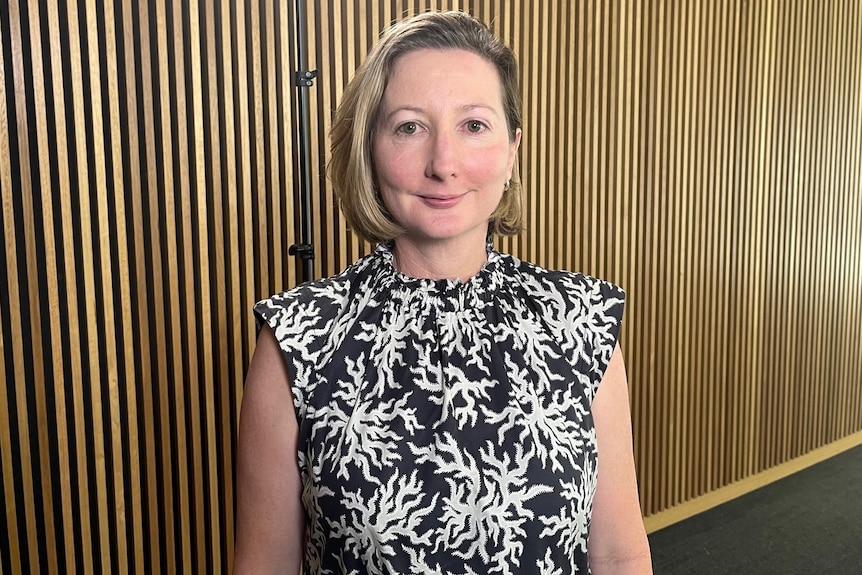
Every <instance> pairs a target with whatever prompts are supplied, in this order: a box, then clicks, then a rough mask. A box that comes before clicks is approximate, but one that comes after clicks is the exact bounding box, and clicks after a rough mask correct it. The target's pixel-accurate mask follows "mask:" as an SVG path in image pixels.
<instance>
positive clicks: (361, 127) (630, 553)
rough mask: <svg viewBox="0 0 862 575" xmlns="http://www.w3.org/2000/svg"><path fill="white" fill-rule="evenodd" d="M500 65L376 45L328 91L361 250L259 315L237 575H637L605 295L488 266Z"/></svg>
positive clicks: (452, 19)
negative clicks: (333, 97) (369, 245)
mask: <svg viewBox="0 0 862 575" xmlns="http://www.w3.org/2000/svg"><path fill="white" fill-rule="evenodd" d="M518 94H519V90H518V82H517V68H516V63H515V59H514V56H513V55H512V52H511V51H510V50H509V49H508V48H507V47H506V46H505V45H503V44H502V43H501V42H499V41H498V40H496V39H495V38H494V37H493V36H492V35H491V33H490V32H489V31H488V29H487V28H486V27H485V26H484V25H483V24H481V23H479V22H478V21H476V20H475V19H473V18H471V17H470V16H468V15H466V14H463V13H459V12H446V13H428V14H422V15H420V16H417V17H415V18H412V19H410V20H407V21H405V22H402V23H400V24H397V25H395V26H394V27H393V28H391V29H390V30H389V31H388V32H387V33H386V34H385V35H384V36H383V37H382V39H381V41H380V42H379V43H378V44H377V45H376V46H375V47H374V48H373V49H372V51H371V52H370V54H369V55H368V58H367V59H366V61H365V62H364V63H363V65H362V66H361V67H360V69H359V70H358V71H357V73H356V76H355V77H354V79H353V80H352V82H351V83H350V85H349V86H348V87H347V89H346V91H345V94H344V97H343V99H342V102H341V104H340V106H339V108H338V110H337V112H336V118H335V123H334V126H333V130H332V140H333V158H332V163H331V166H330V170H331V176H332V182H333V187H334V189H335V190H336V193H337V194H338V198H339V202H340V204H341V208H342V210H343V211H344V213H345V216H346V218H347V220H348V222H349V223H350V224H351V226H352V227H353V229H354V230H355V231H356V232H357V233H358V234H359V235H361V236H362V237H364V238H366V239H368V240H370V241H373V242H379V244H380V245H379V247H378V249H377V250H376V252H375V253H374V254H372V255H370V256H367V257H365V258H362V259H361V260H359V261H358V262H356V263H355V264H353V265H352V266H351V267H349V268H348V269H347V270H345V271H344V272H342V273H341V274H339V275H337V276H334V277H332V278H328V279H325V280H321V281H316V282H311V283H307V284H303V285H301V286H299V287H297V288H295V289H293V290H291V291H288V292H285V293H282V294H278V295H276V296H273V297H272V298H270V299H268V300H265V301H263V302H260V303H259V304H258V305H257V306H256V307H255V313H256V314H257V317H258V319H259V321H260V323H261V325H262V329H261V332H260V336H259V340H258V345H257V349H256V351H255V354H254V357H253V359H252V362H251V365H250V368H249V372H248V379H247V383H246V387H245V392H244V398H243V405H242V414H241V420H240V436H239V455H238V473H237V489H238V492H237V493H238V499H237V501H238V506H237V541H236V568H237V572H238V573H240V572H243V573H245V572H253V573H261V572H287V573H297V572H298V571H299V568H300V566H303V568H304V570H303V573H310V574H316V573H549V574H550V573H574V572H589V570H590V569H591V570H592V572H593V573H597V574H598V573H649V572H651V565H650V556H649V547H648V543H647V539H646V535H645V533H644V529H643V522H642V521H641V515H640V508H639V504H638V496H637V487H636V483H635V471H634V462H633V458H632V452H631V444H632V438H631V420H630V416H629V406H628V395H627V384H626V375H625V368H624V365H623V359H622V355H621V353H620V351H619V346H618V345H617V343H616V342H617V337H618V333H619V326H620V321H621V316H622V308H623V293H622V292H621V290H620V289H619V288H617V287H616V286H614V285H612V284H609V283H606V282H602V281H600V280H596V279H593V278H588V277H586V276H583V275H580V274H573V273H568V272H552V271H547V270H543V269H541V268H538V267H537V266H533V265H531V264H528V263H524V262H521V261H519V260H517V259H515V258H514V257H511V256H507V255H502V254H500V253H498V252H496V251H495V250H494V249H493V248H492V247H491V244H490V241H489V238H490V237H491V235H492V234H501V235H512V234H515V233H518V232H519V231H520V229H521V213H520V199H519V194H520V190H519V185H518V183H517V182H518V180H517V173H516V156H517V151H518V146H519V144H520V140H521V129H520V125H521V121H520V101H519V96H518Z"/></svg>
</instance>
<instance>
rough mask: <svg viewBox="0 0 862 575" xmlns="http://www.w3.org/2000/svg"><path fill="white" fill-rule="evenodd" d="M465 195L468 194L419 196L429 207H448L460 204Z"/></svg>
mask: <svg viewBox="0 0 862 575" xmlns="http://www.w3.org/2000/svg"><path fill="white" fill-rule="evenodd" d="M465 195H466V194H461V195H458V196H419V198H420V199H421V200H422V201H423V202H424V203H425V205H427V206H429V207H432V208H436V209H446V208H451V207H452V206H456V205H458V203H459V202H460V201H461V200H462V199H463V198H464V196H465Z"/></svg>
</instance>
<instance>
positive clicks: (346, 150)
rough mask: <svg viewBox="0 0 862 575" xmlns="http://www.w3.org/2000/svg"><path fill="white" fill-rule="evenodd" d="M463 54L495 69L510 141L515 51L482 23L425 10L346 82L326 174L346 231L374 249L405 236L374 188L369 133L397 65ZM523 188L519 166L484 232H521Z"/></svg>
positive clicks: (516, 100)
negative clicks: (419, 56) (442, 53)
mask: <svg viewBox="0 0 862 575" xmlns="http://www.w3.org/2000/svg"><path fill="white" fill-rule="evenodd" d="M428 48H430V49H435V50H467V51H469V52H473V53H475V54H476V55H478V56H481V57H482V58H484V59H486V60H488V62H490V63H492V64H493V65H494V66H495V68H496V69H497V73H498V74H499V76H500V84H501V86H502V92H503V109H504V111H505V115H506V124H507V128H508V131H509V139H510V141H514V140H515V135H516V133H517V130H518V128H520V127H521V94H520V88H519V86H518V65H517V61H516V60H515V55H514V54H513V53H512V50H511V49H510V48H509V47H508V46H506V45H505V44H504V43H503V42H501V41H500V40H499V39H497V38H496V37H494V35H493V34H492V33H491V31H490V30H489V29H488V27H487V26H485V24H483V23H482V22H480V21H479V20H477V19H475V18H473V17H472V16H470V15H469V14H466V13H464V12H458V11H451V12H426V13H423V14H419V15H418V16H414V17H413V18H410V19H408V20H404V21H401V22H398V23H396V24H394V25H393V26H392V27H390V28H389V29H388V30H387V31H386V32H385V33H384V34H383V35H382V36H381V38H380V41H379V42H378V43H377V44H376V45H374V47H373V48H372V49H371V51H370V52H369V53H368V56H367V58H366V59H365V61H364V62H363V63H362V65H361V66H360V67H359V68H358V69H357V70H356V74H355V75H354V76H353V79H352V80H351V81H350V83H348V85H347V87H346V88H345V90H344V94H343V95H342V97H341V102H340V103H339V105H338V108H337V109H336V111H335V119H334V121H333V124H332V130H331V132H330V136H331V140H332V158H331V160H330V162H329V175H330V179H331V181H332V185H333V189H334V191H335V195H336V198H337V199H338V203H339V205H340V206H341V211H342V213H343V214H344V217H345V218H346V219H347V223H348V225H349V226H350V227H351V228H353V230H354V231H355V232H356V233H357V234H358V235H359V236H360V237H362V238H363V239H365V240H367V241H370V242H372V243H377V242H383V241H387V240H391V239H394V238H396V237H398V236H400V235H401V234H402V233H403V232H404V230H403V229H402V228H401V226H399V225H398V223H397V222H395V221H394V220H393V219H392V218H391V217H390V216H389V213H388V211H387V210H386V207H385V206H384V205H383V201H382V200H381V199H380V195H379V193H378V190H377V188H376V185H375V178H374V164H373V159H372V157H371V135H372V133H373V131H374V126H375V123H376V121H377V114H378V111H379V108H380V102H381V100H382V99H383V92H384V90H385V89H386V84H387V82H388V80H389V75H390V73H391V71H392V68H393V65H394V63H395V60H397V59H398V58H399V57H400V56H403V55H404V54H407V53H408V52H413V51H415V50H421V49H428ZM521 228H522V216H521V185H520V178H519V176H518V163H517V158H516V160H515V166H514V168H513V170H512V179H511V181H510V182H509V184H508V186H507V187H506V189H505V191H504V192H503V197H502V199H501V200H500V203H499V205H498V206H497V208H496V209H495V210H494V213H493V214H491V219H490V222H489V231H491V232H493V233H495V234H498V235H504V236H513V235H516V234H518V233H520V232H521Z"/></svg>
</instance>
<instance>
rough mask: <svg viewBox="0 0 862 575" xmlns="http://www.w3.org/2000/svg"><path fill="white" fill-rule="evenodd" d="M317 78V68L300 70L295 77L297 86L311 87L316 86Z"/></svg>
mask: <svg viewBox="0 0 862 575" xmlns="http://www.w3.org/2000/svg"><path fill="white" fill-rule="evenodd" d="M315 78H317V70H300V71H299V72H297V73H296V76H295V78H294V85H295V86H296V87H297V88H310V87H311V86H314V79H315Z"/></svg>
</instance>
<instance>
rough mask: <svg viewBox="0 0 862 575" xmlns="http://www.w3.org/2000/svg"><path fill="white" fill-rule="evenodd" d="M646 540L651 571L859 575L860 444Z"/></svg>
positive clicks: (861, 552) (861, 512)
mask: <svg viewBox="0 0 862 575" xmlns="http://www.w3.org/2000/svg"><path fill="white" fill-rule="evenodd" d="M649 539H650V545H651V548H652V556H653V565H654V569H655V573H656V575H677V574H679V575H683V574H685V575H689V574H697V575H712V574H733V575H748V574H751V575H755V574H756V575H771V574H781V575H794V574H802V573H804V574H806V575H808V574H824V575H862V446H860V447H856V448H853V449H851V450H849V451H845V452H844V453H841V454H839V455H836V456H835V457H832V458H831V459H828V460H827V461H824V462H822V463H819V464H817V465H814V466H813V467H809V468H808V469H804V470H802V471H800V472H798V473H795V474H794V475H791V476H790V477H786V478H784V479H782V480H780V481H776V482H775V483H772V484H770V485H767V486H766V487H763V488H761V489H758V490H757V491H755V492H753V493H749V494H747V495H744V496H742V497H740V498H738V499H735V500H733V501H729V502H728V503H725V504H723V505H720V506H718V507H715V508H713V509H710V510H708V511H706V512H704V513H701V514H699V515H697V516H695V517H692V518H690V519H687V520H685V521H682V522H680V523H676V524H674V525H671V526H669V527H667V528H665V529H662V530H660V531H656V532H655V533H652V534H650V536H649Z"/></svg>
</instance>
